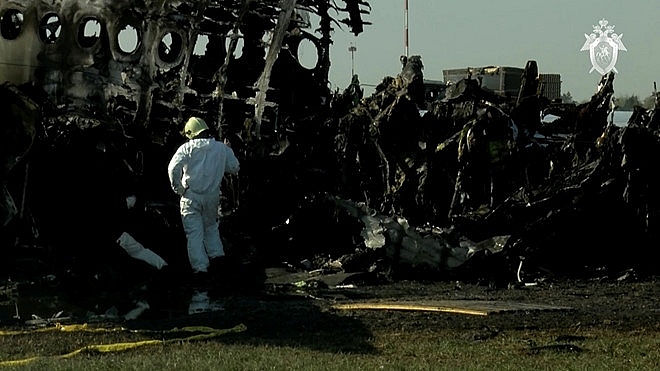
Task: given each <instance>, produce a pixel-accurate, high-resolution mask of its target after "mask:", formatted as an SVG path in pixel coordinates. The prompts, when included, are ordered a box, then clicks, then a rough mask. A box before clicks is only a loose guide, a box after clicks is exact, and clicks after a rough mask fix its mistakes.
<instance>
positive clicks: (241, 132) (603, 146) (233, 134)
mask: <svg viewBox="0 0 660 371" xmlns="http://www.w3.org/2000/svg"><path fill="white" fill-rule="evenodd" d="M368 13H369V4H367V3H366V2H364V1H359V0H344V1H343V4H342V6H338V5H337V3H336V2H335V1H329V0H299V1H295V0H284V1H267V0H263V1H257V0H244V1H113V2H103V1H91V0H89V1H75V0H66V1H48V2H46V1H20V0H14V1H0V16H1V31H2V37H1V38H0V51H1V53H0V58H2V61H1V62H2V66H1V67H0V78H1V79H2V80H3V81H4V84H3V85H2V87H1V89H2V96H3V99H2V103H1V104H2V105H3V108H4V109H3V112H5V118H4V119H3V120H2V122H3V124H2V137H1V138H0V141H2V146H1V147H0V148H1V150H0V153H2V161H3V163H4V168H3V173H2V190H1V191H2V197H0V206H1V209H0V212H1V214H0V218H1V220H2V228H3V229H2V235H1V236H0V237H1V238H2V241H1V243H2V250H3V251H2V253H3V254H4V255H5V256H8V257H9V259H3V263H4V264H3V266H2V267H1V268H2V270H3V271H6V272H8V273H7V275H10V274H13V275H14V276H20V275H22V274H27V272H30V271H40V272H41V271H48V270H60V271H65V270H69V271H70V270H82V271H86V272H88V273H90V274H96V273H97V272H98V271H99V270H101V269H105V268H106V266H107V265H112V264H114V269H115V272H117V271H118V272H130V271H131V270H136V271H137V270H141V271H143V270H144V267H142V266H141V265H139V264H141V263H142V262H140V261H137V260H134V259H126V254H125V252H124V251H122V250H121V248H119V247H118V246H117V239H118V237H119V236H120V235H121V234H122V232H128V233H130V234H131V235H132V236H134V237H135V238H136V239H137V240H139V241H140V242H141V243H142V244H143V245H144V246H145V247H147V248H148V249H150V250H152V251H154V252H156V253H157V254H159V255H160V256H161V257H163V258H164V259H165V261H167V262H168V263H169V264H170V266H171V267H172V266H173V267H179V268H181V269H183V268H182V267H184V266H185V264H184V263H180V262H185V261H186V257H185V236H184V235H183V231H182V229H181V227H180V220H179V214H178V200H177V199H176V196H175V195H174V194H173V193H172V192H171V190H170V189H169V183H168V181H167V176H166V166H167V161H168V160H169V157H170V156H171V154H172V153H173V152H174V150H175V149H176V147H177V146H178V145H179V144H181V143H182V140H183V137H182V136H181V135H180V131H181V129H182V125H183V122H184V121H185V119H186V118H187V117H188V116H191V115H198V116H202V117H205V118H206V119H207V122H211V123H215V125H216V126H215V128H216V129H218V130H221V132H222V136H223V137H225V138H227V139H228V140H229V141H230V143H231V145H232V148H233V149H234V151H235V152H236V154H237V156H238V157H239V160H240V161H241V167H242V169H241V173H240V174H239V175H237V176H230V177H228V178H227V179H226V180H225V182H224V183H223V199H222V205H221V209H222V224H221V228H222V236H223V239H224V240H225V248H226V251H227V254H228V256H234V257H237V259H238V260H241V261H244V262H245V261H252V262H260V263H262V264H272V263H281V262H284V261H286V262H289V263H291V264H292V265H293V266H296V267H298V268H301V269H310V270H311V269H323V270H329V271H337V270H343V271H345V272H358V271H371V272H377V273H384V272H389V273H392V272H398V273H401V274H411V275H415V274H420V273H424V274H430V275H431V276H433V277H438V278H440V277H447V276H452V277H453V276H455V275H457V274H467V275H468V276H472V277H482V276H487V275H491V274H498V275H500V274H501V275H502V276H505V277H507V278H508V279H515V278H516V274H517V278H518V279H519V280H521V279H522V278H521V271H523V270H524V271H525V272H527V274H528V275H529V276H532V275H533V274H535V273H539V272H543V273H546V274H547V273H570V272H583V271H584V269H585V267H586V268H590V269H597V268H601V267H608V268H611V269H617V270H621V269H626V268H629V267H635V268H639V269H652V268H653V266H652V264H649V260H648V259H647V258H648V257H649V256H651V255H652V253H653V251H652V250H653V246H656V245H657V243H658V226H657V215H658V211H659V207H660V204H659V203H658V200H656V198H657V196H656V192H655V190H656V189H657V183H656V182H657V181H656V177H655V176H653V175H654V173H655V171H654V170H655V165H654V163H655V162H654V161H653V158H654V157H655V155H656V153H657V152H658V148H659V147H658V131H657V130H658V124H659V121H658V120H660V117H658V115H657V109H660V106H658V105H656V108H655V109H651V110H646V109H643V108H641V107H639V108H638V109H637V110H636V111H635V114H634V115H633V117H632V118H631V119H630V122H629V123H628V125H627V126H626V127H619V126H616V125H613V124H612V122H611V120H610V119H609V117H610V114H611V112H612V109H613V106H612V104H611V103H612V96H613V93H614V74H612V73H610V74H608V75H605V76H602V79H601V81H600V83H599V84H598V86H597V90H596V92H595V94H594V95H593V96H592V98H591V100H590V101H589V102H586V103H583V104H558V103H553V102H549V101H547V100H546V99H544V98H543V96H542V94H540V93H539V92H540V91H542V89H540V87H539V86H538V85H539V79H538V70H537V66H536V62H535V61H528V62H527V66H526V67H525V73H524V75H523V78H522V80H521V88H520V93H519V95H518V96H517V97H501V96H497V95H495V94H493V93H492V92H490V91H487V90H486V89H483V88H481V87H480V86H479V84H478V81H477V80H474V79H469V78H467V79H464V80H461V81H459V82H457V83H456V84H454V85H452V86H450V87H449V88H448V90H447V93H446V96H445V97H444V99H442V100H436V101H433V102H428V101H427V100H426V97H425V92H424V85H423V68H424V67H423V65H422V60H421V57H419V56H411V57H409V58H402V62H403V65H402V69H401V71H397V72H396V73H395V76H387V77H384V78H383V80H382V82H381V83H380V84H379V85H378V86H377V87H376V89H375V92H374V93H373V94H372V95H370V96H368V97H363V93H362V90H361V89H360V88H359V85H356V84H358V83H359V82H358V81H357V79H354V83H352V84H351V86H349V87H347V88H346V89H345V90H343V91H331V90H330V88H329V85H328V71H329V68H330V55H329V47H330V45H331V42H332V41H331V34H332V32H333V31H334V29H335V28H337V27H346V28H347V29H348V31H350V32H352V33H354V34H355V35H358V34H360V33H361V32H363V26H364V25H365V24H368V22H367V21H366V20H365V19H363V17H364V16H365V15H366V14H368ZM338 18H342V19H339V20H338ZM312 19H317V20H318V25H316V24H312V23H313V22H312ZM126 39H129V40H134V42H132V43H131V42H128V43H127V42H125V40H126ZM303 42H306V43H309V42H311V44H313V45H314V46H315V48H316V50H317V62H316V65H315V66H312V67H304V66H303V65H302V64H301V63H300V61H299V58H298V51H299V47H300V46H301V44H302V43H303ZM200 50H202V51H201V52H200ZM541 113H543V114H552V115H554V116H555V117H558V118H557V119H556V120H554V121H552V122H545V121H543V120H542V117H543V115H542V114H541ZM130 196H135V200H137V201H136V203H135V206H134V207H132V208H129V207H127V202H126V200H127V197H130ZM26 257H29V258H30V259H26ZM303 262H304V263H303ZM522 262H524V264H523V263H522ZM132 264H135V265H132ZM177 264H178V265H177ZM36 265H41V266H36ZM117 267H119V268H117ZM9 272H10V273H9ZM122 274H124V273H122ZM3 278H4V277H3Z"/></svg>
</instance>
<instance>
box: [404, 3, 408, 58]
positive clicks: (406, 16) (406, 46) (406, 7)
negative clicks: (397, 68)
mask: <svg viewBox="0 0 660 371" xmlns="http://www.w3.org/2000/svg"><path fill="white" fill-rule="evenodd" d="M403 1H404V10H403V46H404V49H405V53H406V54H405V55H406V57H408V0H403Z"/></svg>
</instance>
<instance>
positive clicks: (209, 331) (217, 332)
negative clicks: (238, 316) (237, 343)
mask: <svg viewBox="0 0 660 371" xmlns="http://www.w3.org/2000/svg"><path fill="white" fill-rule="evenodd" d="M54 330H60V331H66V332H74V331H84V332H117V331H131V332H140V331H139V330H127V329H125V328H123V327H115V328H90V327H88V326H87V324H79V325H60V324H56V326H55V327H49V328H45V329H37V330H33V331H6V332H0V335H23V334H32V333H39V332H46V331H54ZM245 330H247V326H245V325H244V324H242V323H241V324H240V325H237V326H234V327H232V328H227V329H215V328H212V327H206V326H191V327H183V328H174V329H171V330H167V331H162V332H161V333H176V332H202V334H197V335H192V336H188V337H184V338H177V339H168V340H143V341H136V342H129V343H114V344H94V345H88V346H86V347H83V348H80V349H76V350H74V351H73V352H70V353H67V354H62V355H59V356H37V357H31V358H25V359H17V360H12V361H0V366H21V365H25V364H28V363H31V362H34V361H36V360H39V359H45V358H53V359H63V358H71V357H73V356H76V355H78V354H81V353H114V352H123V351H126V350H129V349H135V348H139V347H142V346H145V345H156V344H168V343H174V342H184V341H200V340H207V339H212V338H215V337H218V336H221V335H225V334H229V333H238V332H243V331H245ZM144 332H153V331H144Z"/></svg>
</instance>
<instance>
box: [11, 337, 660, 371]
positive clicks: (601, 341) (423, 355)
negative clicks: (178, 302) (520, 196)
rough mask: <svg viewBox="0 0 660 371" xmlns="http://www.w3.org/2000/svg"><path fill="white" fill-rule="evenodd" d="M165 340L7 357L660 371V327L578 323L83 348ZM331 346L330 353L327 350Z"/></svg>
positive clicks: (48, 364) (35, 349) (32, 348)
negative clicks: (573, 326) (341, 340)
mask: <svg viewBox="0 0 660 371" xmlns="http://www.w3.org/2000/svg"><path fill="white" fill-rule="evenodd" d="M148 340H151V341H153V340H165V339H164V338H163V336H162V334H157V333H134V332H115V333H87V332H71V333H64V332H43V333H36V332H35V333H25V334H16V335H5V336H0V362H3V361H11V360H24V359H29V358H32V357H38V358H37V359H35V360H33V361H30V362H26V363H24V364H22V365H18V366H11V367H4V368H6V369H12V368H16V369H33V370H46V369H47V370H72V369H86V370H87V369H94V370H117V369H131V370H153V369H168V370H184V369H195V370H347V369H351V370H377V369H384V370H478V369H497V370H509V369H510V370H540V369H541V370H542V369H548V370H549V369H552V370H604V369H636V370H650V369H660V344H659V343H660V331H659V330H658V329H651V330H645V329H639V330H635V331H628V332H621V331H615V330H608V329H601V328H598V329H580V330H577V331H576V332H575V333H571V334H566V333H565V332H557V330H510V331H505V332H496V331H489V330H488V329H483V330H478V331H477V330H467V331H455V330H452V331H448V330H442V329H441V330H437V329H434V330H430V329H421V330H417V331H413V332H409V331H401V330H390V329H385V330H383V329H376V330H374V331H373V332H372V337H371V338H370V339H368V343H369V347H367V348H365V349H355V351H350V352H346V351H342V350H341V348H338V350H337V351H328V349H335V348H334V347H327V348H323V347H318V346H315V345H314V343H315V342H318V341H322V339H314V337H313V336H312V335H307V336H306V337H301V339H300V343H299V344H290V343H288V344H287V345H277V344H274V343H273V342H272V341H263V342H261V341H260V338H258V337H256V338H255V337H253V336H252V335H251V334H250V329H249V328H248V329H247V330H245V331H244V332H241V333H240V334H236V333H232V334H224V335H222V336H218V337H215V338H212V339H205V340H176V338H175V339H174V340H172V339H169V340H167V341H162V342H155V343H149V345H146V346H141V347H136V348H134V349H129V350H124V351H118V352H108V353H99V352H82V353H79V354H76V355H74V356H72V357H69V358H58V356H61V355H63V354H68V353H70V352H72V351H75V350H76V349H80V348H83V347H85V346H89V345H93V344H113V343H125V342H139V341H148ZM324 349H325V350H324Z"/></svg>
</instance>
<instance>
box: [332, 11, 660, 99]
mask: <svg viewBox="0 0 660 371" xmlns="http://www.w3.org/2000/svg"><path fill="white" fill-rule="evenodd" d="M367 1H368V2H369V3H370V4H371V13H370V14H367V15H363V17H364V19H365V20H366V21H369V22H372V23H373V24H372V25H366V26H365V30H364V32H362V33H361V34H359V35H357V36H355V35H353V34H352V33H350V32H349V31H348V29H339V28H338V27H335V32H334V34H333V35H332V39H333V41H334V43H333V45H332V46H331V50H330V60H331V66H330V76H329V78H330V82H331V84H332V88H333V89H340V90H343V89H344V88H345V87H347V86H348V85H349V83H350V78H351V71H352V70H353V71H355V73H356V74H357V75H358V76H359V79H360V82H361V83H362V84H364V85H367V86H365V93H367V94H370V93H371V92H373V88H370V87H369V85H372V86H373V85H376V84H378V83H379V82H381V81H382V79H383V78H384V77H386V76H396V75H397V74H398V73H399V72H400V71H401V63H400V62H399V57H400V56H402V55H405V54H406V48H405V39H404V35H405V32H404V30H405V23H406V16H405V13H406V12H405V0H367ZM601 19H606V20H607V21H608V22H609V25H613V26H614V32H615V33H616V34H618V35H620V36H621V35H622V36H621V42H622V43H623V45H624V46H625V48H626V49H627V50H626V51H623V50H619V52H618V57H617V62H616V64H615V68H616V70H617V72H616V75H615V78H614V95H615V96H616V97H623V96H631V95H636V96H638V97H639V98H640V100H643V99H644V98H645V97H648V96H649V95H651V94H652V92H653V83H654V82H658V83H660V0H626V1H623V0H620V1H608V0H408V12H407V23H408V55H419V56H421V58H422V63H423V64H424V71H423V72H424V78H425V79H429V80H440V81H442V80H443V76H442V70H444V69H454V68H466V67H483V66H510V67H520V68H524V67H525V65H526V63H527V61H529V60H534V61H536V63H537V66H538V69H539V73H554V74H560V75H561V82H562V83H561V91H562V94H565V93H570V94H571V96H572V97H573V99H575V100H577V101H584V100H587V99H589V98H590V97H591V95H593V93H594V92H595V91H596V87H597V84H598V81H599V80H600V77H601V75H600V73H599V72H598V71H596V70H594V71H592V72H591V73H590V72H589V71H590V70H591V69H592V63H591V60H590V57H589V51H580V49H581V48H582V46H583V45H584V43H585V41H586V38H585V34H587V35H588V34H590V33H592V32H593V26H594V25H598V22H599V21H600V20H601ZM351 45H354V46H355V48H356V49H357V50H356V51H355V52H354V53H353V60H351V53H350V52H349V50H348V49H349V47H350V46H351ZM659 88H660V87H659Z"/></svg>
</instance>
